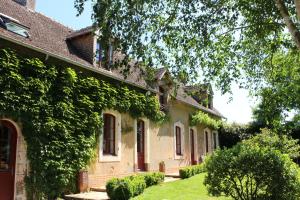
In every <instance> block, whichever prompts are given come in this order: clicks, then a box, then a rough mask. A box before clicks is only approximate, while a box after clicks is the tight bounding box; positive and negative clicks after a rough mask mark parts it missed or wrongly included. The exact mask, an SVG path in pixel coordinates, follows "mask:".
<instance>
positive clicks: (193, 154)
mask: <svg viewBox="0 0 300 200" xmlns="http://www.w3.org/2000/svg"><path fill="white" fill-rule="evenodd" d="M190 140H191V164H192V165H196V164H197V161H196V160H195V133H194V129H190Z"/></svg>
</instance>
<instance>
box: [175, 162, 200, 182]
mask: <svg viewBox="0 0 300 200" xmlns="http://www.w3.org/2000/svg"><path fill="white" fill-rule="evenodd" d="M204 171H205V167H204V165H203V164H200V165H194V166H189V167H185V168H182V169H180V170H179V176H180V178H182V179H186V178H190V177H192V176H195V175H197V174H200V173H203V172H204Z"/></svg>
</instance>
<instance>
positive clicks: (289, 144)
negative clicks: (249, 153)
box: [244, 129, 300, 159]
mask: <svg viewBox="0 0 300 200" xmlns="http://www.w3.org/2000/svg"><path fill="white" fill-rule="evenodd" d="M298 142H299V140H295V139H293V138H292V137H289V136H287V135H278V134H276V133H275V132H274V131H272V130H269V129H262V130H261V134H258V135H256V136H254V137H252V138H250V139H249V140H245V141H244V143H247V144H249V145H257V146H258V147H264V148H270V149H271V150H272V149H273V150H278V151H280V152H281V153H283V154H288V155H289V156H290V158H292V159H295V158H298V157H300V145H299V143H298Z"/></svg>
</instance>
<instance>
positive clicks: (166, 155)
mask: <svg viewBox="0 0 300 200" xmlns="http://www.w3.org/2000/svg"><path fill="white" fill-rule="evenodd" d="M195 111H196V110H195V109H194V108H192V107H190V106H188V105H186V104H183V103H179V102H174V101H173V102H171V103H170V110H169V116H170V120H169V121H168V122H166V123H164V124H162V125H158V124H155V123H153V122H151V121H150V122H149V133H148V134H149V146H148V148H147V150H146V152H147V153H149V154H148V156H149V159H148V160H149V163H147V170H148V171H158V170H159V163H160V162H162V161H163V162H164V163H165V166H166V171H167V173H171V172H176V171H178V169H179V168H181V167H184V166H188V165H190V163H191V153H190V150H191V144H190V136H189V134H190V132H189V128H190V126H189V115H190V114H191V113H193V112H195ZM121 121H122V133H121V135H122V137H121V148H122V150H121V159H120V161H114V162H101V161H100V158H99V148H98V150H97V151H98V156H97V159H95V161H94V162H93V164H91V166H90V167H89V170H88V171H89V186H90V187H95V188H97V187H100V186H103V185H105V183H106V181H107V180H109V179H111V178H113V177H123V176H127V175H130V174H133V173H135V172H136V158H135V156H136V153H135V151H136V148H135V142H136V141H135V140H136V137H135V134H136V130H135V126H136V123H135V119H133V118H132V117H130V116H129V115H128V114H121ZM176 122H181V123H182V124H183V126H184V153H183V156H182V158H181V159H175V141H174V139H175V138H174V124H175V123H176ZM194 128H195V129H196V135H197V136H196V138H197V139H196V141H195V142H196V148H195V151H196V152H195V154H196V156H195V157H196V158H197V159H196V160H197V161H200V160H201V159H200V157H202V159H203V158H204V155H206V152H205V141H204V130H207V131H208V133H209V134H208V136H209V137H208V142H209V143H208V144H209V145H208V146H209V152H212V150H213V146H212V134H211V132H212V131H211V130H209V129H206V127H204V126H197V127H194ZM145 137H147V136H145ZM145 156H146V157H147V155H145Z"/></svg>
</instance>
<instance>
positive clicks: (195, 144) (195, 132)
mask: <svg viewBox="0 0 300 200" xmlns="http://www.w3.org/2000/svg"><path fill="white" fill-rule="evenodd" d="M191 130H193V131H194V160H195V161H197V162H198V134H197V128H196V127H190V128H189V140H190V154H191V152H192V147H191V143H192V142H191V141H192V140H191Z"/></svg>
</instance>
